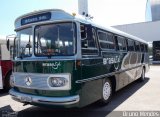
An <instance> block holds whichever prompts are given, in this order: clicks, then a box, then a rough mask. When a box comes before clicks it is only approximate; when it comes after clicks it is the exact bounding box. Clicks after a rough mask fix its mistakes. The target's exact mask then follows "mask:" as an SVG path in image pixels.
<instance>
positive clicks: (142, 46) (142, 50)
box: [140, 43, 145, 52]
mask: <svg viewBox="0 0 160 117" xmlns="http://www.w3.org/2000/svg"><path fill="white" fill-rule="evenodd" d="M140 47H141V52H144V51H145V48H144V44H142V43H141V44H140Z"/></svg>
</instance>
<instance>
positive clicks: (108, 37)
mask: <svg viewBox="0 0 160 117" xmlns="http://www.w3.org/2000/svg"><path fill="white" fill-rule="evenodd" d="M98 39H99V42H100V46H101V49H104V50H106V49H112V50H113V49H115V48H116V44H115V38H114V35H113V34H112V33H108V32H104V31H100V30H99V31H98Z"/></svg>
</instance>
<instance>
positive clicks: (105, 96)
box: [103, 82, 111, 100]
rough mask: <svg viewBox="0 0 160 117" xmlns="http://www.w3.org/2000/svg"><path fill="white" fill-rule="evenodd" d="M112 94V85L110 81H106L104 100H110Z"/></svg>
mask: <svg viewBox="0 0 160 117" xmlns="http://www.w3.org/2000/svg"><path fill="white" fill-rule="evenodd" d="M110 95H111V85H110V84H109V83H108V82H106V83H105V84H104V85H103V98H104V100H108V99H109V97H110Z"/></svg>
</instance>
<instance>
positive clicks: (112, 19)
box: [0, 0, 146, 36]
mask: <svg viewBox="0 0 160 117" xmlns="http://www.w3.org/2000/svg"><path fill="white" fill-rule="evenodd" d="M145 8H146V0H88V9H89V14H90V15H91V16H93V17H94V18H93V21H94V22H95V23H96V24H99V25H103V26H113V25H122V24H130V23H138V22H144V21H145ZM42 9H63V10H65V11H67V12H69V13H77V12H78V0H1V1H0V27H1V28H0V35H4V36H6V35H10V34H15V32H14V21H15V19H16V18H17V17H19V16H21V15H23V14H26V13H29V12H32V11H36V10H42ZM77 14H78V13H77Z"/></svg>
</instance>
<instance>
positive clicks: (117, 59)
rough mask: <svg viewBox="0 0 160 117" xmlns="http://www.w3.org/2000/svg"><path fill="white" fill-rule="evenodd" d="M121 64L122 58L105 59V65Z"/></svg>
mask: <svg viewBox="0 0 160 117" xmlns="http://www.w3.org/2000/svg"><path fill="white" fill-rule="evenodd" d="M119 62H120V57H119V56H115V57H108V58H103V64H104V65H106V64H114V63H119Z"/></svg>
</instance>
